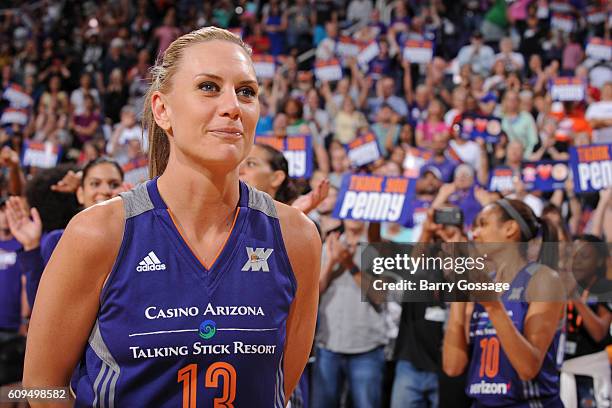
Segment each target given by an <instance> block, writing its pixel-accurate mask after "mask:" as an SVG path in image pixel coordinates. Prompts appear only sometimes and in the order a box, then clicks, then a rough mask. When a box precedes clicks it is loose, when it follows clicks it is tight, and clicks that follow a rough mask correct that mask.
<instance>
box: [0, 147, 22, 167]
mask: <svg viewBox="0 0 612 408" xmlns="http://www.w3.org/2000/svg"><path fill="white" fill-rule="evenodd" d="M0 164H1V165H2V166H4V167H17V166H19V155H18V154H17V152H16V151H14V150H13V149H11V148H10V147H8V146H4V147H3V148H2V150H1V151H0Z"/></svg>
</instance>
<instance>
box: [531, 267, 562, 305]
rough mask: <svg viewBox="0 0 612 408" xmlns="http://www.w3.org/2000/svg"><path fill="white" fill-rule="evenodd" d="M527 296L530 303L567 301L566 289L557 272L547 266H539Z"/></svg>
mask: <svg viewBox="0 0 612 408" xmlns="http://www.w3.org/2000/svg"><path fill="white" fill-rule="evenodd" d="M525 295H526V296H525V297H526V299H527V301H529V302H538V301H562V300H564V299H565V288H564V286H563V281H562V280H561V277H560V276H559V273H558V272H557V271H555V270H554V269H552V268H551V267H549V266H546V265H538V268H537V269H536V271H535V272H534V274H533V275H532V278H531V280H530V281H529V286H528V287H527V292H526V293H525Z"/></svg>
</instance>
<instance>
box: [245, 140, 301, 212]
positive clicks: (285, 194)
mask: <svg viewBox="0 0 612 408" xmlns="http://www.w3.org/2000/svg"><path fill="white" fill-rule="evenodd" d="M288 166H289V165H288V163H287V159H286V158H285V156H283V154H282V153H281V152H279V151H278V150H276V149H275V148H273V147H271V146H268V145H264V144H256V145H254V146H253V149H252V150H251V152H250V153H249V156H248V157H247V158H246V160H245V161H244V162H242V164H241V165H240V179H241V180H242V181H244V182H246V183H248V184H250V185H251V186H253V187H255V188H256V189H258V190H260V191H263V192H265V193H268V194H269V195H270V197H272V198H274V199H275V200H277V201H280V202H281V203H285V204H291V203H292V202H293V200H295V199H296V198H297V196H298V192H297V191H296V190H295V187H294V186H293V183H292V181H291V179H290V178H289V169H288Z"/></svg>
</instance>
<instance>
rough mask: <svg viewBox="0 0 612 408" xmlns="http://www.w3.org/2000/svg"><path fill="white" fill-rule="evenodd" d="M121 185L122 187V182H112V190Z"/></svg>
mask: <svg viewBox="0 0 612 408" xmlns="http://www.w3.org/2000/svg"><path fill="white" fill-rule="evenodd" d="M119 187H121V183H111V185H110V188H111V190H114V189H116V188H119Z"/></svg>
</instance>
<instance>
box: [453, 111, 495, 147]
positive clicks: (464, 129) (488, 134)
mask: <svg viewBox="0 0 612 408" xmlns="http://www.w3.org/2000/svg"><path fill="white" fill-rule="evenodd" d="M459 126H460V127H461V131H460V132H461V133H460V135H461V138H462V139H465V140H474V139H477V138H479V137H481V138H483V139H484V140H485V141H486V142H487V143H493V144H494V143H497V142H498V141H499V135H500V134H501V131H502V126H501V119H500V118H497V117H495V116H472V117H469V116H468V117H465V118H463V120H461V123H460V124H459Z"/></svg>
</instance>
